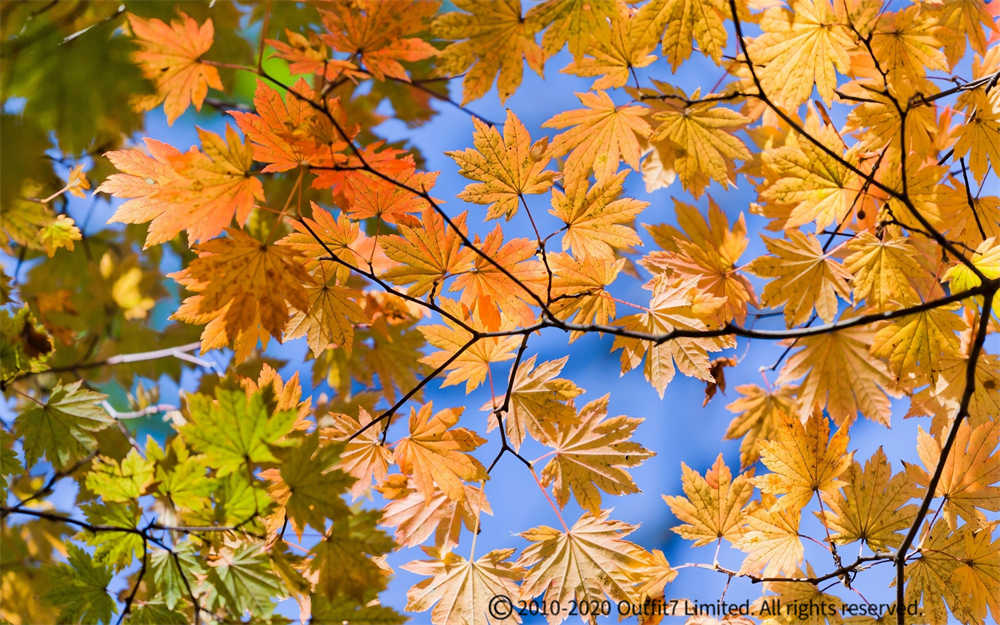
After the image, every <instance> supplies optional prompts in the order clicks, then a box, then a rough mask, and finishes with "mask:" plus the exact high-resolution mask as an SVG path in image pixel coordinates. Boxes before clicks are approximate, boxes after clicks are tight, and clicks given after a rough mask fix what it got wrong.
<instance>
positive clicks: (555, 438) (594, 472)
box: [541, 395, 654, 515]
mask: <svg viewBox="0 0 1000 625" xmlns="http://www.w3.org/2000/svg"><path fill="white" fill-rule="evenodd" d="M607 414H608V395H605V396H604V397H601V398H599V399H595V400H594V401H592V402H590V403H588V404H587V405H586V406H584V407H583V408H582V409H581V410H580V414H579V417H578V418H577V420H576V421H575V422H572V423H569V424H566V425H564V426H562V427H560V428H558V429H557V430H555V431H546V432H545V434H546V437H545V439H543V441H542V442H543V443H545V444H546V445H549V446H551V447H552V449H553V452H554V454H555V455H554V456H553V458H552V460H550V461H549V462H548V463H546V465H545V467H544V468H543V469H542V472H541V482H542V485H543V486H548V485H550V484H554V485H553V488H552V490H553V492H554V493H555V495H556V501H557V502H558V503H559V505H560V506H565V505H566V503H567V502H568V501H569V496H570V492H572V493H573V496H574V497H575V498H576V501H577V503H579V504H580V506H581V507H582V508H584V509H585V510H588V511H590V513H591V514H594V515H596V514H598V513H599V512H600V509H601V493H600V492H599V491H601V490H603V491H604V492H606V493H609V494H611V495H624V494H627V493H637V492H639V487H638V486H636V485H635V482H634V481H633V480H632V476H631V475H629V473H628V471H626V470H625V469H626V468H628V467H634V466H636V465H638V464H640V463H642V461H644V460H646V459H647V458H650V457H652V456H653V455H654V454H653V453H652V452H651V451H649V450H647V449H646V448H645V447H643V446H642V445H640V444H639V443H636V442H633V441H630V440H628V439H629V437H631V436H632V434H633V432H635V428H637V427H638V426H639V424H640V423H642V419H635V418H631V417H626V416H617V417H612V418H610V419H605V417H606V416H607Z"/></svg>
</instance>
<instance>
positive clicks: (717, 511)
mask: <svg viewBox="0 0 1000 625" xmlns="http://www.w3.org/2000/svg"><path fill="white" fill-rule="evenodd" d="M681 472H682V477H681V484H682V487H683V489H684V495H685V496H684V497H679V496H667V495H664V496H663V501H665V502H666V503H667V505H668V506H670V510H671V512H673V513H674V515H675V516H676V517H677V518H678V519H680V520H681V521H684V524H683V525H678V526H675V527H673V528H672V529H673V531H675V532H676V533H678V534H680V535H681V536H683V537H684V538H686V539H688V540H693V541H694V546H695V547H698V546H701V545H707V544H709V543H711V542H714V541H716V540H720V539H722V538H725V539H726V540H728V541H730V542H735V541H736V540H737V539H738V538H739V537H740V536H741V534H742V529H741V528H742V525H743V518H742V517H743V508H744V506H746V504H747V502H748V501H750V496H751V495H753V484H752V483H751V481H750V477H748V476H747V475H738V476H737V477H736V479H735V480H734V479H733V474H732V472H731V471H730V470H729V467H728V466H726V462H725V460H723V459H722V454H721V453H720V454H719V456H718V457H717V458H716V459H715V463H714V464H713V465H712V468H711V469H709V471H708V472H707V473H706V474H705V477H702V476H701V475H699V474H698V472H697V471H695V470H693V469H692V468H691V467H689V466H687V465H686V464H684V463H683V462H682V463H681Z"/></svg>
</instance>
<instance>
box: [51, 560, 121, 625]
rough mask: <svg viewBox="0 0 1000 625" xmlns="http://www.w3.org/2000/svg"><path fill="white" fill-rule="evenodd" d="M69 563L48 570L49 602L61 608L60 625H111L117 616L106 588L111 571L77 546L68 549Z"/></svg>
mask: <svg viewBox="0 0 1000 625" xmlns="http://www.w3.org/2000/svg"><path fill="white" fill-rule="evenodd" d="M66 559H67V560H68V564H57V565H55V566H54V567H52V568H51V569H49V575H48V585H49V586H50V589H49V591H48V592H47V593H45V595H44V598H45V600H46V601H49V602H51V604H52V605H58V606H62V611H61V612H60V613H59V622H60V623H80V624H87V625H90V624H92V623H97V622H101V623H109V622H110V621H111V616H112V615H113V614H115V613H117V611H118V610H117V608H115V602H114V600H112V599H111V597H110V596H109V595H108V590H107V585H108V583H109V582H110V581H111V577H112V572H111V571H110V570H109V569H107V568H105V567H104V566H102V565H100V564H99V563H97V562H95V561H94V560H93V559H91V557H90V556H89V555H88V554H87V552H86V551H84V550H83V549H80V548H79V547H77V546H76V545H72V544H69V545H67V546H66Z"/></svg>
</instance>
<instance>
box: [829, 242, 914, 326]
mask: <svg viewBox="0 0 1000 625" xmlns="http://www.w3.org/2000/svg"><path fill="white" fill-rule="evenodd" d="M847 251H848V252H850V255H849V256H848V257H847V258H845V259H844V269H845V270H847V272H848V273H850V274H852V275H853V276H854V281H853V285H854V299H855V300H856V301H859V302H860V301H862V300H864V301H865V303H866V304H867V306H869V307H871V308H873V309H874V310H875V311H876V312H883V311H886V310H889V309H890V308H891V307H894V306H910V305H912V304H916V303H918V302H919V301H920V295H919V293H918V292H917V289H916V288H915V285H917V284H920V283H921V282H926V280H920V277H921V276H930V272H928V271H927V270H926V269H925V268H924V267H922V266H921V264H920V263H919V262H918V261H917V260H916V257H917V254H918V253H917V250H916V249H915V248H914V246H913V245H912V244H911V243H910V241H909V239H907V238H905V237H898V238H889V237H888V236H885V237H883V238H882V239H879V238H877V237H875V235H873V234H872V233H870V232H860V233H858V235H857V236H855V237H854V238H853V239H851V241H850V242H848V244H847Z"/></svg>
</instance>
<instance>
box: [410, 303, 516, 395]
mask: <svg viewBox="0 0 1000 625" xmlns="http://www.w3.org/2000/svg"><path fill="white" fill-rule="evenodd" d="M451 302H452V300H441V304H442V308H444V309H445V310H450V311H452V312H456V311H457V310H458V306H456V305H454V304H453V303H451ZM445 324H446V325H422V326H420V327H418V328H417V329H418V330H419V331H420V333H421V334H423V335H424V338H426V339H427V342H428V343H430V344H431V345H433V346H434V347H437V348H438V349H440V350H441V351H437V352H432V353H431V354H429V355H427V356H424V357H423V358H421V359H420V362H423V363H425V364H427V365H430V366H431V367H435V368H437V367H440V366H443V365H444V363H445V362H447V361H448V360H451V364H449V365H448V366H447V367H445V371H448V375H447V376H445V379H444V382H443V383H442V386H451V385H452V384H460V383H462V382H465V391H466V393H471V392H472V391H473V389H475V388H477V387H478V386H479V385H480V384H482V383H483V382H484V381H485V380H486V376H487V375H488V374H489V371H490V364H492V363H495V362H504V361H505V360H511V359H513V358H514V350H515V349H517V346H518V344H519V343H520V342H521V341H520V339H519V338H518V337H517V336H491V337H486V338H482V339H478V340H477V341H476V342H475V343H474V344H473V345H472V346H470V347H468V348H466V350H465V351H464V352H462V354H461V355H459V356H458V357H456V358H454V359H452V358H453V356H454V355H455V354H456V353H457V352H458V351H459V350H460V349H461V348H462V347H463V346H464V345H465V344H466V343H468V342H469V341H470V340H471V339H472V338H473V336H472V335H471V334H469V332H468V331H467V330H466V329H465V328H462V327H461V326H458V325H457V324H455V323H454V322H452V321H451V320H449V319H445Z"/></svg>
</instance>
